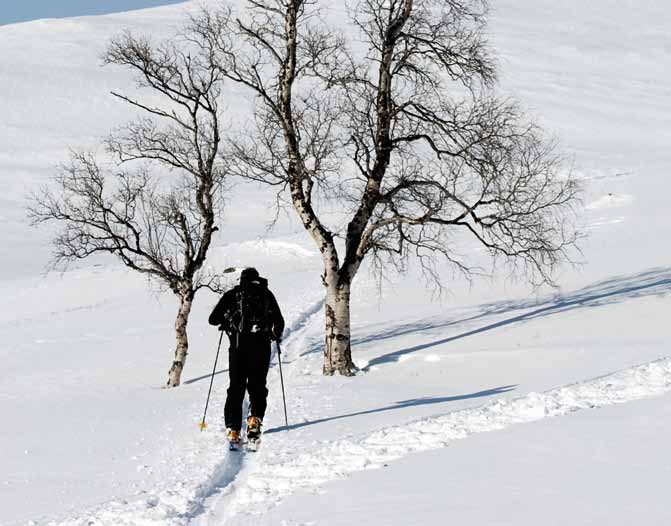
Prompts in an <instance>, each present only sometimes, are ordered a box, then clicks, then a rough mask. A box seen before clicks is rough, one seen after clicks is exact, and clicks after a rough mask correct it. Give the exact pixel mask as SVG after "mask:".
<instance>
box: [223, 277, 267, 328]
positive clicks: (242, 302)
mask: <svg viewBox="0 0 671 526" xmlns="http://www.w3.org/2000/svg"><path fill="white" fill-rule="evenodd" d="M226 314H227V316H226V318H227V319H228V321H229V323H228V326H229V327H230V330H232V331H234V332H241V333H242V332H246V333H249V332H252V333H257V332H259V333H269V332H270V331H271V329H272V327H271V323H272V322H271V315H270V302H269V298H268V294H267V293H266V289H265V287H263V286H262V285H259V284H249V285H240V286H238V287H237V290H236V291H235V302H234V305H232V306H231V310H230V312H228V313H226Z"/></svg>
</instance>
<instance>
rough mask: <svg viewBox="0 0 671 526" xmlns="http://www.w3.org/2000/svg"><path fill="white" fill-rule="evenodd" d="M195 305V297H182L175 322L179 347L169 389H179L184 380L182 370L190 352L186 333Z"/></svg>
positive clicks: (169, 378)
mask: <svg viewBox="0 0 671 526" xmlns="http://www.w3.org/2000/svg"><path fill="white" fill-rule="evenodd" d="M192 303H193V295H192V294H187V295H186V296H182V297H181V302H180V305H179V311H178V313H177V319H176V320H175V332H176V339H177V347H176V349H175V360H174V361H173V362H172V367H171V368H170V372H168V383H167V387H177V386H178V385H179V384H180V382H181V378H182V370H183V369H184V364H185V363H186V355H187V354H188V350H189V339H188V337H187V333H186V326H187V323H188V322H189V314H190V313H191V305H192Z"/></svg>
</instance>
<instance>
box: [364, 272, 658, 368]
mask: <svg viewBox="0 0 671 526" xmlns="http://www.w3.org/2000/svg"><path fill="white" fill-rule="evenodd" d="M664 294H671V268H658V269H652V270H648V271H645V272H641V273H638V274H633V275H629V276H620V277H616V278H612V279H609V280H605V281H601V282H598V283H596V284H594V285H590V286H589V287H585V288H583V289H580V290H577V291H575V292H572V293H569V294H563V295H555V296H552V297H550V298H548V299H545V300H540V301H538V300H536V301H504V302H497V303H490V304H484V305H481V306H480V308H479V312H478V313H477V314H476V315H474V316H471V317H468V318H463V319H458V320H436V319H435V318H434V319H431V320H428V321H427V320H419V321H418V322H416V323H409V324H404V325H401V326H397V327H394V328H392V329H390V330H387V331H382V332H379V333H373V334H368V335H366V336H365V337H363V338H360V339H355V340H354V341H353V345H357V344H362V343H366V342H371V341H379V340H385V339H390V338H395V337H397V336H403V335H406V334H416V333H420V332H423V331H434V330H437V329H442V328H447V327H450V326H454V325H461V324H465V323H472V322H475V321H477V320H481V319H485V318H487V317H490V316H497V315H505V314H507V313H511V312H515V311H526V312H523V313H521V314H518V315H516V316H513V317H510V318H506V319H503V320H499V321H496V322H494V323H489V324H487V325H483V326H480V327H477V328H475V329H472V330H469V331H465V332H461V333H459V334H455V335H452V336H447V337H445V338H440V339H437V340H432V341H429V342H426V343H422V344H419V345H414V346H412V347H406V348H403V349H399V350H397V351H393V352H390V353H387V354H383V355H382V356H378V357H376V358H373V359H372V360H370V361H369V362H368V364H366V366H365V367H364V368H363V370H364V371H365V370H369V369H370V368H371V367H373V366H375V365H380V364H383V363H388V362H396V361H398V359H399V358H400V357H401V356H404V355H406V354H411V353H413V352H417V351H422V350H424V349H429V348H431V347H436V346H438V345H444V344H446V343H450V342H453V341H456V340H461V339H463V338H468V337H469V336H474V335H476V334H481V333H483V332H487V331H491V330H494V329H498V328H501V327H505V326H507V325H512V324H515V323H521V322H526V321H529V320H533V319H536V318H541V317H545V316H550V315H554V314H559V313H563V312H567V311H571V310H576V309H583V308H593V307H602V306H605V305H611V304H615V303H621V302H623V301H626V300H630V299H634V298H643V297H648V296H661V295H664Z"/></svg>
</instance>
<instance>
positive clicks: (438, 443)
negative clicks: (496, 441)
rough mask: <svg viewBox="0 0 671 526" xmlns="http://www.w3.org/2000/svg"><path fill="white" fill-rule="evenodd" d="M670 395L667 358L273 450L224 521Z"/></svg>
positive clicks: (242, 484)
mask: <svg viewBox="0 0 671 526" xmlns="http://www.w3.org/2000/svg"><path fill="white" fill-rule="evenodd" d="M669 391H671V358H668V357H667V358H662V359H659V360H656V361H654V362H651V363H647V364H643V365H639V366H636V367H632V368H629V369H625V370H622V371H618V372H615V373H612V374H609V375H606V376H602V377H598V378H594V379H592V380H588V381H585V382H580V383H576V384H571V385H567V386H564V387H560V388H556V389H552V390H549V391H546V392H544V393H533V392H532V393H529V394H527V395H525V396H521V397H518V398H514V399H508V400H496V401H494V402H491V403H488V404H485V405H482V406H480V407H475V408H469V409H464V410H460V411H455V412H452V413H448V414H446V415H443V416H438V417H433V418H427V419H422V420H418V421H415V422H411V423H407V424H403V425H399V426H393V427H389V428H386V429H382V430H379V431H376V432H374V433H372V434H369V435H367V436H360V437H357V436H351V437H347V438H345V439H343V440H338V441H334V442H327V443H323V444H322V445H321V447H318V448H317V449H316V450H314V451H312V452H310V453H305V454H302V455H299V456H296V455H295V454H292V452H291V451H285V452H284V453H283V452H281V451H275V452H273V456H272V458H264V459H263V462H258V463H257V464H258V467H257V466H255V465H252V466H249V468H250V469H249V472H248V473H245V477H244V480H242V481H241V480H237V481H236V486H237V488H236V489H235V495H231V496H230V497H229V498H228V499H225V501H226V502H225V505H226V507H227V509H226V510H225V514H224V516H225V517H226V518H232V517H234V516H235V514H236V513H240V512H243V510H244V513H261V512H263V511H267V509H268V507H269V506H272V505H276V504H278V503H279V502H280V501H281V500H282V499H283V498H284V497H286V496H287V495H289V494H291V493H293V492H295V491H297V490H299V489H311V488H315V487H316V486H318V485H320V484H323V483H325V482H328V481H331V480H335V479H341V478H345V477H346V476H347V475H348V474H349V473H351V472H354V471H360V470H364V469H374V468H380V467H382V466H384V464H385V463H387V462H390V461H392V460H395V459H398V458H401V457H403V456H405V455H407V454H409V453H414V452H420V451H427V450H432V449H437V448H442V447H446V446H448V445H449V444H450V443H451V442H453V441H455V440H459V439H463V438H466V437H468V436H470V435H472V434H475V433H484V432H487V431H497V430H501V429H505V428H507V427H510V426H512V425H515V424H524V423H529V422H534V421H537V420H541V419H543V418H550V417H556V416H562V415H567V414H570V413H573V412H576V411H582V410H586V409H596V408H600V407H605V406H609V405H615V404H622V403H626V402H631V401H635V400H641V399H645V398H650V397H655V396H660V395H662V394H664V393H667V392H669ZM399 437H403V438H402V440H400V439H399ZM259 460H260V459H259ZM255 468H256V469H255ZM222 504H223V502H222ZM222 511H223V510H222ZM232 522H235V521H232Z"/></svg>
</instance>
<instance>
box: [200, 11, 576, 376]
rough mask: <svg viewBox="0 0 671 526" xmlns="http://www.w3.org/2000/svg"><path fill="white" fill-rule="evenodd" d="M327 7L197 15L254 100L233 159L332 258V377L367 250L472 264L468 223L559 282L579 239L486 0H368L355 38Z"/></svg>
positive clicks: (344, 351) (572, 192) (571, 191)
mask: <svg viewBox="0 0 671 526" xmlns="http://www.w3.org/2000/svg"><path fill="white" fill-rule="evenodd" d="M318 4H319V2H318V1H316V0H315V1H308V0H248V1H247V10H246V12H245V13H244V15H242V14H241V15H240V16H239V17H237V18H236V16H234V14H233V12H232V10H231V9H221V10H219V11H214V12H213V11H207V10H204V11H202V12H201V13H200V15H198V16H196V17H194V18H193V19H192V28H193V31H194V32H196V33H199V34H200V35H201V36H202V39H203V40H208V41H209V42H211V44H210V45H211V47H212V48H216V49H217V57H218V60H219V61H220V65H221V68H222V70H223V71H224V74H225V76H226V77H227V78H229V79H231V80H232V81H234V82H236V83H238V84H240V85H242V86H245V87H247V88H248V89H249V90H250V91H251V92H252V93H254V94H255V95H256V97H257V102H258V103H257V107H256V112H255V126H254V128H253V129H251V130H249V135H248V137H247V138H245V137H243V138H241V139H239V140H236V141H235V142H234V143H233V144H232V153H233V156H234V158H235V161H234V166H233V168H232V171H233V172H234V173H237V174H239V175H242V176H244V177H247V178H251V179H255V180H259V181H263V182H266V183H269V184H273V185H277V186H278V188H279V190H280V192H284V191H286V190H288V192H289V195H290V199H291V203H292V205H293V207H294V208H295V210H296V212H297V214H298V216H299V218H300V220H301V222H302V223H303V225H304V227H305V229H306V230H307V231H308V232H309V234H310V235H311V237H312V238H313V239H314V241H315V243H316V244H317V246H318V248H319V250H320V251H321V254H322V257H323V263H324V273H323V282H324V285H325V287H326V307H325V308H326V328H325V329H326V334H325V349H324V374H327V375H330V374H334V373H336V372H337V373H339V374H343V375H350V374H353V370H354V365H353V362H352V357H351V328H350V294H351V286H352V282H353V279H354V277H355V276H356V274H357V272H358V270H359V268H360V265H361V263H362V261H363V260H364V258H366V256H370V257H371V258H372V261H373V262H374V263H375V264H376V266H377V269H378V270H382V269H383V268H384V267H385V266H386V265H387V264H393V265H396V266H397V267H398V268H404V267H405V263H406V262H407V260H408V258H409V257H410V256H416V257H418V258H419V261H420V262H421V264H422V266H423V268H424V269H425V270H426V271H427V272H428V273H429V275H430V276H432V277H433V278H435V279H436V280H439V273H438V272H437V267H436V265H438V264H440V263H441V262H446V263H448V264H450V265H454V266H455V267H456V268H457V269H458V270H460V271H462V272H464V273H466V274H468V273H470V272H471V271H472V270H473V264H472V262H471V261H469V260H467V259H463V258H461V257H460V256H459V255H458V254H457V252H456V251H455V241H454V238H455V236H457V235H459V234H458V233H459V232H463V233H465V234H466V235H469V236H472V238H473V239H475V240H476V241H477V242H478V243H480V244H481V245H483V246H484V247H486V249H487V250H488V251H489V252H490V254H491V256H493V258H494V260H496V259H500V258H502V259H503V260H504V261H505V262H507V263H509V264H510V265H511V267H512V269H513V270H520V271H523V275H525V276H527V277H528V278H529V279H530V280H531V281H533V282H536V283H538V282H551V275H552V271H553V269H554V268H555V266H556V265H557V264H558V263H559V262H560V261H562V260H564V259H566V258H567V257H568V255H569V250H570V249H571V247H573V246H574V245H575V241H576V237H577V236H576V232H575V229H574V227H573V224H572V222H571V218H572V211H573V210H572V204H573V203H574V202H575V200H576V198H577V195H578V187H577V184H576V181H575V180H574V179H573V178H572V176H571V174H570V173H562V170H561V163H560V158H559V156H558V155H557V154H556V152H555V148H554V146H553V145H552V144H551V143H549V142H547V141H545V139H544V138H543V136H542V133H541V131H540V129H539V128H538V127H537V126H536V125H534V124H533V123H532V122H530V121H529V120H528V119H526V118H525V116H524V114H523V113H522V112H521V110H520V109H519V108H518V107H517V106H516V105H515V104H514V103H513V102H510V101H507V100H502V99H500V98H498V97H497V96H496V95H495V94H494V93H493V91H492V87H493V86H494V84H495V81H496V71H495V66H494V61H493V59H492V56H491V52H490V51H489V49H488V47H487V45H486V42H485V38H484V34H485V20H486V14H487V6H486V4H485V2H484V1H483V0H359V1H358V3H356V4H355V5H353V6H351V7H350V9H349V10H348V14H349V20H350V29H349V31H350V39H349V40H346V39H345V38H343V37H342V35H341V34H340V33H338V32H337V31H335V30H333V29H330V28H329V27H328V25H327V24H326V22H325V21H324V17H323V16H321V15H323V14H324V13H320V11H319V5H318ZM324 12H325V11H324ZM347 42H354V43H358V47H359V48H358V49H356V48H349V47H348V45H347ZM334 203H336V207H337V208H338V210H339V212H340V213H339V214H335V215H334V214H333V213H332V209H333V208H334V207H333V204H334Z"/></svg>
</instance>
